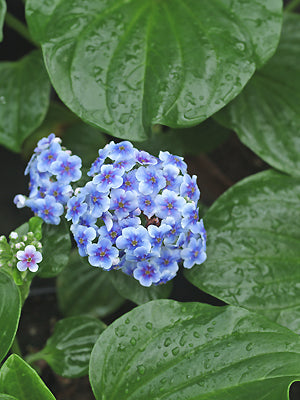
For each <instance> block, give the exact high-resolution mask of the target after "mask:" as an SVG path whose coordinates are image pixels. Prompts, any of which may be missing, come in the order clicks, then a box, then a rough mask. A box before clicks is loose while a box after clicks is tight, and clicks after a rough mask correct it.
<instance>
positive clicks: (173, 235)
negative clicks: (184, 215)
mask: <svg viewBox="0 0 300 400" xmlns="http://www.w3.org/2000/svg"><path fill="white" fill-rule="evenodd" d="M164 224H167V225H169V226H170V227H171V229H170V230H169V231H168V233H167V235H166V237H165V244H166V245H167V246H170V245H173V246H174V245H176V242H177V240H178V238H179V235H180V234H181V233H182V231H183V229H182V226H181V219H177V220H175V219H174V218H172V217H167V218H166V219H164V220H163V221H162V225H164Z"/></svg>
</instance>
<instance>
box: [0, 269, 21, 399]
mask: <svg viewBox="0 0 300 400" xmlns="http://www.w3.org/2000/svg"><path fill="white" fill-rule="evenodd" d="M0 293H1V301H0V328H1V329H0V362H1V361H2V360H3V358H4V357H5V356H6V354H7V352H8V350H9V349H10V346H11V345H12V342H13V340H14V337H15V334H16V331H17V328H18V323H19V318H20V313H21V299H20V293H19V290H18V288H17V286H16V284H15V283H14V281H13V280H12V278H11V277H10V276H8V275H7V274H6V273H4V272H2V271H0ZM0 393H1V390H0Z"/></svg>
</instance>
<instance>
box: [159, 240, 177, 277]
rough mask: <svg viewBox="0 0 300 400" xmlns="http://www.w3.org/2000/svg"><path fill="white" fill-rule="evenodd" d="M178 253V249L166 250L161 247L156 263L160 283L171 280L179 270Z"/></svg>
mask: <svg viewBox="0 0 300 400" xmlns="http://www.w3.org/2000/svg"><path fill="white" fill-rule="evenodd" d="M178 260H180V251H179V250H178V249H172V250H171V249H168V248H166V247H163V248H162V249H161V253H160V255H159V257H157V259H156V263H157V265H158V267H159V271H160V273H161V278H160V283H166V282H168V281H170V280H171V279H173V278H174V277H175V276H176V274H177V271H178V269H179V266H178Z"/></svg>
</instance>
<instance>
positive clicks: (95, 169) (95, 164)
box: [87, 146, 109, 176]
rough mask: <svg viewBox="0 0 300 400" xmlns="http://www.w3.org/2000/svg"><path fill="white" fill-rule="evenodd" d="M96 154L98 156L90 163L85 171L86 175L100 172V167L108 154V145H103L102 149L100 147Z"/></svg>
mask: <svg viewBox="0 0 300 400" xmlns="http://www.w3.org/2000/svg"><path fill="white" fill-rule="evenodd" d="M98 154H99V157H98V158H96V160H95V161H94V162H93V163H92V165H91V168H90V170H89V171H88V173H87V175H88V176H94V175H96V174H98V173H99V172H100V170H101V167H102V165H103V164H104V161H105V159H106V157H107V156H108V154H109V146H105V147H104V148H103V149H100V150H99V152H98Z"/></svg>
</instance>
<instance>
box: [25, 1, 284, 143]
mask: <svg viewBox="0 0 300 400" xmlns="http://www.w3.org/2000/svg"><path fill="white" fill-rule="evenodd" d="M26 19H27V22H28V25H29V28H30V30H31V34H32V35H33V37H34V38H35V39H36V40H37V41H38V42H39V43H40V44H41V46H42V49H43V53H44V60H45V64H46V67H47V70H48V72H49V75H50V78H51V81H52V83H53V85H54V88H55V89H56V91H57V93H58V95H59V96H60V98H61V99H62V101H63V102H64V103H65V104H66V105H67V106H68V107H69V108H70V109H71V110H72V111H73V112H74V113H76V114H77V115H78V116H79V117H80V118H82V119H83V120H85V121H87V122H88V123H90V124H92V125H95V126H98V127H100V128H101V129H102V130H104V131H105V132H109V133H110V134H112V135H113V136H117V137H121V138H126V139H130V140H140V141H141V140H145V139H146V138H147V136H149V135H150V133H151V125H152V124H156V123H160V124H163V125H168V126H170V127H184V126H192V125H196V124H198V123H200V122H201V121H203V120H205V119H206V118H208V117H209V116H210V115H212V114H214V113H215V112H216V111H217V110H219V109H220V108H222V107H223V106H224V105H225V104H227V103H228V102H229V101H230V100H232V99H233V98H234V97H235V96H236V95H237V94H238V93H239V92H240V91H241V90H242V88H243V86H244V85H245V84H246V82H247V81H248V80H249V78H250V77H251V75H252V74H253V72H254V71H255V68H256V66H261V65H262V64H264V63H265V62H266V60H267V59H269V57H270V56H271V55H272V54H273V53H274V51H275V49H276V46H277V43H278V39H279V34H280V29H281V20H282V1H281V0H268V1H266V2H264V4H262V3H261V2H260V1H258V0H246V1H245V0H223V1H219V0H203V1H201V2H199V0H184V1H182V0H173V1H172V2H170V1H167V0H144V1H137V0H121V1H120V0H99V1H94V0H85V1H82V0H74V1H70V0H50V1H47V2H42V3H41V2H40V0H28V1H27V2H26Z"/></svg>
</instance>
